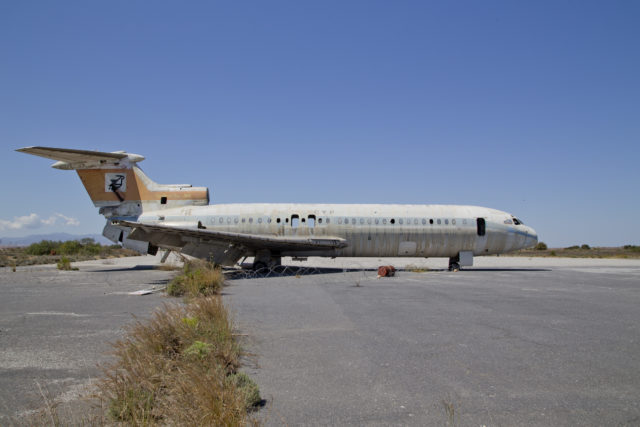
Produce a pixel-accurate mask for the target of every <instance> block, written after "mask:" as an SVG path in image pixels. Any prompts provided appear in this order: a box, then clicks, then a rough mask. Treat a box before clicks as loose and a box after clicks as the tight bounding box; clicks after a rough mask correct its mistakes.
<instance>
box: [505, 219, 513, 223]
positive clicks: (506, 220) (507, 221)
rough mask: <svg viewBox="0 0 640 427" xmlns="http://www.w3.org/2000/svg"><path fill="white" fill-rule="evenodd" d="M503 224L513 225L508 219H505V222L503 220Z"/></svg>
mask: <svg viewBox="0 0 640 427" xmlns="http://www.w3.org/2000/svg"><path fill="white" fill-rule="evenodd" d="M504 223H505V224H513V221H511V220H510V219H505V220H504Z"/></svg>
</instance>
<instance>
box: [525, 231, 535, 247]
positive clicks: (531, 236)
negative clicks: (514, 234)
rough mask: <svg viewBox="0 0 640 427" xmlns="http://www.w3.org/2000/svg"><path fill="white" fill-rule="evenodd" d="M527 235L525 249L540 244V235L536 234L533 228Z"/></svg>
mask: <svg viewBox="0 0 640 427" xmlns="http://www.w3.org/2000/svg"><path fill="white" fill-rule="evenodd" d="M527 234H528V236H527V238H526V240H525V242H524V247H525V248H532V247H534V246H535V245H537V244H538V233H536V231H535V230H534V229H533V228H530V227H529V230H527Z"/></svg>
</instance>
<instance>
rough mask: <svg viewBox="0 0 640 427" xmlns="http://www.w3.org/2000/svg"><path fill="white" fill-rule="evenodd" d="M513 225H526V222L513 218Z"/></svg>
mask: <svg viewBox="0 0 640 427" xmlns="http://www.w3.org/2000/svg"><path fill="white" fill-rule="evenodd" d="M513 223H514V224H515V225H524V222H522V221H520V220H519V219H518V218H516V217H513Z"/></svg>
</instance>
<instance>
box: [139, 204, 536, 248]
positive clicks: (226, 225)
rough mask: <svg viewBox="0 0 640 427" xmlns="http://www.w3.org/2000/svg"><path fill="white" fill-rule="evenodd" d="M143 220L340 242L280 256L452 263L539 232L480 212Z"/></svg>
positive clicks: (252, 213)
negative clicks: (425, 259) (462, 256)
mask: <svg viewBox="0 0 640 427" xmlns="http://www.w3.org/2000/svg"><path fill="white" fill-rule="evenodd" d="M138 221H139V222H141V223H146V224H162V225H167V226H176V227H192V228H198V227H200V228H206V229H210V230H220V231H230V232H237V233H247V234H254V235H271V236H317V237H339V238H343V239H345V240H346V241H347V244H348V245H347V246H346V247H344V248H340V249H327V250H314V251H308V250H307V251H282V252H281V253H280V254H279V255H280V256H330V257H397V256H402V257H454V256H456V255H457V254H459V253H460V252H462V251H468V252H472V253H473V255H491V254H501V253H505V252H509V251H514V250H518V249H522V248H527V247H531V246H534V245H535V244H536V243H537V241H538V236H537V234H536V232H535V231H534V230H533V229H532V228H531V227H528V226H526V225H524V224H522V223H521V222H520V221H519V220H517V219H516V218H514V217H513V216H512V215H511V214H509V213H506V212H502V211H499V210H495V209H489V208H483V207H477V206H457V205H382V204H379V205H373V204H371V205H362V204H358V205H355V204H344V205H343V204H221V205H209V206H189V207H181V208H172V209H163V210H155V211H147V212H144V213H143V214H142V215H140V217H139V218H138Z"/></svg>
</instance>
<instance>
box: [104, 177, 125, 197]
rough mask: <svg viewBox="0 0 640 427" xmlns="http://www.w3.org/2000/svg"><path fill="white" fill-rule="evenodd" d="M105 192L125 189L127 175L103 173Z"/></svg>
mask: <svg viewBox="0 0 640 427" xmlns="http://www.w3.org/2000/svg"><path fill="white" fill-rule="evenodd" d="M104 191H105V193H109V192H114V193H115V192H116V191H127V176H126V175H124V174H121V173H107V174H105V175H104Z"/></svg>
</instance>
